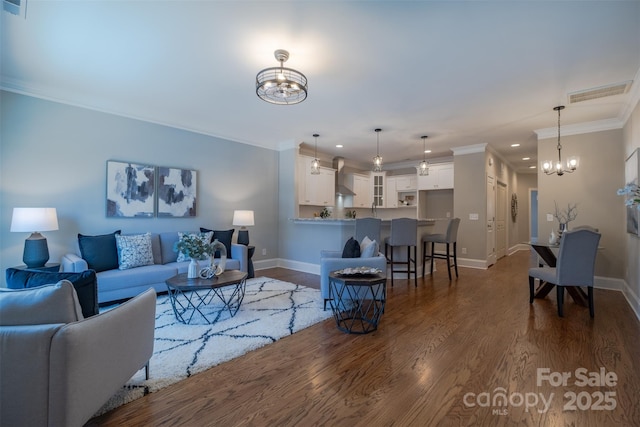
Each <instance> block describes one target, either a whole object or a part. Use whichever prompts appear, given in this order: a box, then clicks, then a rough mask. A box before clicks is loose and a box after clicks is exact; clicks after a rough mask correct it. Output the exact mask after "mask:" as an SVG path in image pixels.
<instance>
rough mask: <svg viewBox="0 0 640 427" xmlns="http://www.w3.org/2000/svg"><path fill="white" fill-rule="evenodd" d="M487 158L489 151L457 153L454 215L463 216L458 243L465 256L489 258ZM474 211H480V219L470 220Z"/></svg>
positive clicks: (454, 160) (462, 256) (476, 258)
mask: <svg viewBox="0 0 640 427" xmlns="http://www.w3.org/2000/svg"><path fill="white" fill-rule="evenodd" d="M485 158H486V153H485V152H481V153H472V154H464V155H454V156H453V170H454V182H453V188H454V191H453V208H454V214H453V215H454V217H459V218H460V227H459V228H458V245H457V246H458V251H460V252H458V254H459V255H460V257H461V258H468V259H472V260H486V258H487V244H486V242H487V233H486V224H487V188H486V182H487V178H486V171H485V166H484V165H485ZM470 213H477V214H478V220H477V221H475V220H470V219H469V214H470ZM462 248H467V253H466V255H462Z"/></svg>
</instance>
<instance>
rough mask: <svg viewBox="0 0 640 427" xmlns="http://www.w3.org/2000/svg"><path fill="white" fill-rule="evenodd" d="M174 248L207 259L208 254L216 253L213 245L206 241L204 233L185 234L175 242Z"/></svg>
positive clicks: (193, 256)
mask: <svg viewBox="0 0 640 427" xmlns="http://www.w3.org/2000/svg"><path fill="white" fill-rule="evenodd" d="M173 250H174V251H176V252H180V253H182V254H184V255H185V256H187V257H189V258H195V259H198V260H201V259H206V256H209V255H211V254H213V253H214V248H213V245H212V244H211V243H207V242H205V240H204V236H203V235H199V236H198V235H196V234H184V235H183V236H182V238H181V239H180V240H178V241H177V242H176V243H175V244H174V246H173ZM205 255H206V256H205Z"/></svg>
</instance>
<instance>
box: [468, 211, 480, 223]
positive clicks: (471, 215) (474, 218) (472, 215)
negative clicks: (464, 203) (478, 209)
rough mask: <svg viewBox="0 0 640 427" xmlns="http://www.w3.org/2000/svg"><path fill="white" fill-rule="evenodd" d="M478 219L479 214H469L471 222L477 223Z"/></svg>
mask: <svg viewBox="0 0 640 427" xmlns="http://www.w3.org/2000/svg"><path fill="white" fill-rule="evenodd" d="M478 218H479V217H478V214H477V213H471V214H469V219H470V220H471V221H477V220H478Z"/></svg>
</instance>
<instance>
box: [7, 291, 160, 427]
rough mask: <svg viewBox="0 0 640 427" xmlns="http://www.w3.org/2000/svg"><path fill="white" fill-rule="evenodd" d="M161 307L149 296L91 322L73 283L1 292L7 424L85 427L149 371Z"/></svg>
mask: <svg viewBox="0 0 640 427" xmlns="http://www.w3.org/2000/svg"><path fill="white" fill-rule="evenodd" d="M155 308H156V294H155V291H154V290H153V289H148V290H147V291H145V292H143V293H142V294H140V295H138V296H136V297H135V298H133V299H131V300H129V301H127V302H125V303H123V304H121V305H119V306H117V307H116V308H113V309H111V310H109V311H107V312H105V313H101V314H98V315H95V316H92V317H89V318H86V319H85V318H83V316H82V311H81V308H80V305H79V303H78V298H77V295H76V291H75V289H74V288H73V285H72V284H71V282H69V281H67V280H62V281H60V282H58V283H57V284H54V285H45V286H40V287H35V288H27V289H6V288H1V289H0V360H2V363H0V414H1V415H0V425H1V426H30V427H38V426H66V427H76V426H77V427H80V426H82V425H84V424H85V423H86V422H87V421H88V420H89V419H90V418H91V417H92V416H93V415H94V414H95V413H96V412H97V411H98V410H99V409H100V408H101V407H102V406H103V405H104V404H105V403H106V402H107V401H108V400H109V398H110V397H111V396H113V395H114V394H115V393H116V392H117V391H118V389H119V388H120V387H122V386H123V385H124V384H125V383H126V382H127V381H128V380H129V379H130V378H131V377H132V376H133V374H135V373H136V372H137V371H138V370H140V369H141V368H143V367H147V368H148V361H149V359H150V358H151V355H152V353H153V339H154V327H155ZM147 374H148V370H147Z"/></svg>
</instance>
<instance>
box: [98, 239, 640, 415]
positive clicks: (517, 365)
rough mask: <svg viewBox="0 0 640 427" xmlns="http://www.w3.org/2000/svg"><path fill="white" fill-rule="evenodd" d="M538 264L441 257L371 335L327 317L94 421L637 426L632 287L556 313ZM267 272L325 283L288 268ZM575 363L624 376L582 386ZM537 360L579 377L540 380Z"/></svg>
mask: <svg viewBox="0 0 640 427" xmlns="http://www.w3.org/2000/svg"><path fill="white" fill-rule="evenodd" d="M441 262H442V261H441ZM528 265H529V253H528V252H524V251H523V252H518V253H516V254H514V255H511V256H509V257H505V258H503V259H501V260H500V261H499V262H498V263H497V264H496V265H495V266H493V267H491V268H490V269H488V270H475V269H465V268H461V269H460V278H459V279H457V280H455V279H454V280H453V281H452V282H449V280H448V278H447V274H446V271H445V269H446V267H443V264H439V266H441V270H440V271H438V272H436V273H435V274H434V276H435V277H434V278H433V279H432V278H426V279H425V280H424V281H422V280H419V281H418V287H417V288H415V287H414V285H413V283H412V282H408V281H406V280H396V281H395V286H394V288H389V289H388V301H387V306H386V311H385V313H384V315H383V316H382V319H381V322H380V326H379V329H378V331H376V332H374V333H371V334H368V335H348V334H344V333H342V332H340V331H339V330H338V329H336V327H335V322H334V321H333V319H329V320H326V321H324V322H321V323H319V324H316V325H314V326H312V327H309V328H307V329H305V330H302V331H300V332H298V333H296V334H294V335H292V336H290V337H286V338H284V339H281V340H279V341H278V342H276V343H274V344H270V345H268V346H266V347H263V348H261V349H258V350H255V351H253V352H251V353H249V354H247V355H245V356H243V357H240V358H237V359H235V360H232V361H229V362H227V363H224V364H222V365H219V366H217V367H214V368H212V369H210V370H208V371H206V372H203V373H200V374H197V375H195V376H194V377H192V378H190V379H188V380H185V381H182V382H180V383H178V384H175V385H174V386H171V387H169V388H166V389H164V390H161V391H159V392H157V393H152V394H150V395H148V396H146V397H144V398H142V399H138V400H136V401H134V402H132V403H130V404H127V405H125V406H122V407H120V408H117V409H115V410H114V411H112V412H110V413H107V414H105V415H103V416H101V417H99V418H95V419H93V420H91V421H90V422H89V423H88V425H90V426H123V425H126V426H159V425H175V426H182V425H188V426H214V425H215V426H239V425H243V426H245V425H253V426H266V425H270V426H294V425H295V426H297V425H300V426H313V425H318V426H320V425H327V426H328V425H331V426H346V425H363V426H390V425H397V426H413V425H415V426H470V425H474V426H514V425H519V426H580V427H585V426H614V425H616V426H639V425H640V370H639V369H638V364H639V362H640V339H639V338H640V323H639V322H638V320H637V319H636V317H635V315H634V314H633V312H632V310H631V309H630V308H629V307H628V305H627V303H626V301H625V299H624V297H623V295H622V294H621V293H620V292H616V291H605V290H595V305H596V313H595V319H591V318H590V317H589V312H588V309H587V308H585V307H582V306H578V305H576V304H574V303H573V302H572V301H571V299H570V298H569V297H566V298H565V312H564V315H565V317H564V318H559V317H558V316H557V312H556V301H555V292H552V293H551V294H550V296H548V297H547V298H546V299H544V300H536V301H534V303H533V304H532V305H530V304H529V293H528V292H529V291H528V282H527V267H528ZM257 275H261V276H267V277H273V278H278V279H281V280H285V281H290V282H295V283H299V284H303V285H308V286H313V287H319V278H318V276H315V275H310V274H304V273H298V272H295V271H291V270H286V269H281V268H278V269H269V270H261V271H258V272H257ZM579 368H584V369H585V370H586V371H587V372H588V373H591V372H598V373H599V372H600V370H601V369H604V370H605V371H606V372H608V373H613V374H615V375H616V376H617V381H616V384H615V385H609V386H606V385H605V386H601V385H593V384H592V385H586V386H580V382H581V381H580V377H576V370H577V369H579ZM539 369H548V371H549V373H550V374H551V375H550V376H551V377H552V378H554V379H555V377H556V375H560V373H563V372H567V373H569V374H570V375H571V376H570V378H568V379H567V381H566V385H562V384H560V385H555V386H553V385H552V384H550V382H549V381H546V380H542V381H541V383H540V384H538V383H539V382H540V381H539V380H540V379H541V376H540V375H539V374H538V370H539ZM579 373H580V371H579V372H578V374H579ZM152 374H153V367H152ZM588 375H590V376H595V374H588ZM610 375H611V374H610ZM539 377H540V378H539ZM594 381H595V379H594ZM504 395H506V396H507V398H508V401H507V404H506V406H501V405H500V403H501V401H500V397H501V396H504ZM573 396H576V399H575V401H574V399H573ZM496 398H497V400H495V399H496ZM543 399H544V402H550V403H549V406H548V408H546V409H545V403H544V402H543ZM494 400H495V402H494ZM523 400H524V402H529V404H530V406H529V407H527V405H526V404H524V403H523ZM494 403H495V406H494ZM534 404H535V405H534ZM612 407H613V409H610V408H612ZM572 408H575V409H572ZM596 408H600V409H599V410H598V409H596Z"/></svg>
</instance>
